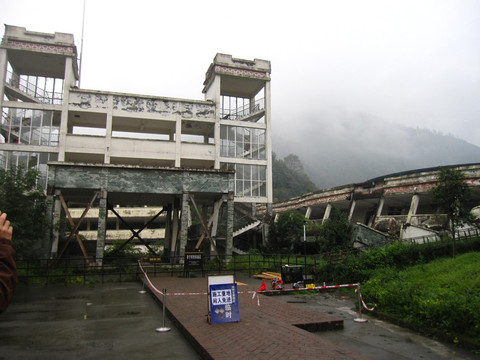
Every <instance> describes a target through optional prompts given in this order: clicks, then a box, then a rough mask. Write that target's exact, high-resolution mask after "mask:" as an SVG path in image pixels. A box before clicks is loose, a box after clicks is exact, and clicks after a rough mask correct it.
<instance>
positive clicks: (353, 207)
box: [348, 199, 357, 221]
mask: <svg viewBox="0 0 480 360" xmlns="http://www.w3.org/2000/svg"><path fill="white" fill-rule="evenodd" d="M356 204H357V202H356V201H355V200H354V199H352V202H351V203H350V212H349V213H348V221H352V217H353V213H354V212H355V205H356Z"/></svg>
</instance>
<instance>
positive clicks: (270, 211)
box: [262, 203, 278, 246]
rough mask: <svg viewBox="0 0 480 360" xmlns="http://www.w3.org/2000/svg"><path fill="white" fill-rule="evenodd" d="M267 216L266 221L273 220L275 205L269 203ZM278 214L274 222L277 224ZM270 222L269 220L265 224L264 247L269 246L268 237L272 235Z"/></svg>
mask: <svg viewBox="0 0 480 360" xmlns="http://www.w3.org/2000/svg"><path fill="white" fill-rule="evenodd" d="M266 211H267V215H266V217H265V218H266V219H272V218H273V204H272V203H267V209H266ZM277 216H278V214H275V218H274V219H273V221H274V222H275V221H276V220H277ZM270 221H271V220H268V221H267V222H265V223H264V224H263V239H262V245H263V246H266V245H267V244H268V236H269V235H270Z"/></svg>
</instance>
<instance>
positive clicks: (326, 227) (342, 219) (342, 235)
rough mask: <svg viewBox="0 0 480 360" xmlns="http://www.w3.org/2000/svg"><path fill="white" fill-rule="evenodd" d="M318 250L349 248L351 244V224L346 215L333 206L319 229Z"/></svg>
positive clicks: (327, 250)
mask: <svg viewBox="0 0 480 360" xmlns="http://www.w3.org/2000/svg"><path fill="white" fill-rule="evenodd" d="M319 242H320V250H321V251H324V252H329V251H338V250H346V249H349V248H350V247H351V245H352V226H351V225H350V223H349V221H348V218H347V216H346V215H345V214H344V213H342V212H341V211H340V210H339V209H338V208H336V207H335V206H333V207H332V210H331V212H330V217H329V218H328V220H327V221H325V223H324V224H323V225H322V226H321V228H320V231H319Z"/></svg>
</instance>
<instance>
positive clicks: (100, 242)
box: [96, 189, 108, 265]
mask: <svg viewBox="0 0 480 360" xmlns="http://www.w3.org/2000/svg"><path fill="white" fill-rule="evenodd" d="M107 216H108V209H107V191H106V190H103V189H102V190H100V194H99V203H98V230H97V251H96V263H97V265H102V263H103V253H104V251H105V238H106V237H107Z"/></svg>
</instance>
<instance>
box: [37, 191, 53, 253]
mask: <svg viewBox="0 0 480 360" xmlns="http://www.w3.org/2000/svg"><path fill="white" fill-rule="evenodd" d="M54 199H55V197H54V196H53V195H51V194H49V195H47V197H46V199H45V200H46V206H47V208H46V209H45V233H44V235H43V239H42V245H41V249H40V251H41V253H40V254H41V255H40V256H41V258H42V259H48V257H49V251H51V248H52V247H51V239H52V230H53V225H52V224H53V207H54V203H55V202H54V201H55V200H54Z"/></svg>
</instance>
